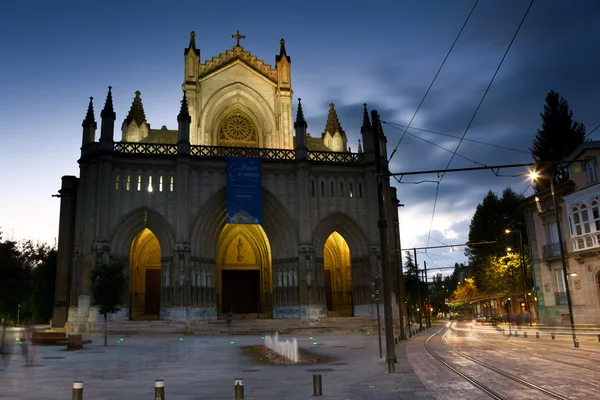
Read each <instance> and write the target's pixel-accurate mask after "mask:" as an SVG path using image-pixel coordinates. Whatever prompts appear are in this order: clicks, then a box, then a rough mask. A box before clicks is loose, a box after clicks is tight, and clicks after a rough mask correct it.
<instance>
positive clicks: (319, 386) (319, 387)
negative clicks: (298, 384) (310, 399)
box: [313, 374, 323, 396]
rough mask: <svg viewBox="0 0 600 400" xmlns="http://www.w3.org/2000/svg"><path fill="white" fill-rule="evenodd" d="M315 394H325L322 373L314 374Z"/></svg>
mask: <svg viewBox="0 0 600 400" xmlns="http://www.w3.org/2000/svg"><path fill="white" fill-rule="evenodd" d="M313 396H323V381H322V380H321V375H317V374H313Z"/></svg>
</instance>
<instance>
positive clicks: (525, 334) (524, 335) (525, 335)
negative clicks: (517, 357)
mask: <svg viewBox="0 0 600 400" xmlns="http://www.w3.org/2000/svg"><path fill="white" fill-rule="evenodd" d="M523 337H524V338H525V339H527V331H523Z"/></svg>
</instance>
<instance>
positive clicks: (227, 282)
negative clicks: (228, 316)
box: [217, 224, 272, 318]
mask: <svg viewBox="0 0 600 400" xmlns="http://www.w3.org/2000/svg"><path fill="white" fill-rule="evenodd" d="M271 276H272V275H271V247H270V245H269V240H268V238H267V235H266V234H265V231H264V230H263V228H262V226H260V225H251V224H244V225H242V224H240V225H234V224H226V225H225V227H224V228H223V230H222V231H221V234H220V235H219V241H218V244H217V298H218V313H219V314H225V313H229V312H232V313H234V314H239V315H247V316H249V317H253V318H256V317H257V316H258V315H261V318H265V317H268V318H270V317H271V311H272V298H271V293H272V278H271Z"/></svg>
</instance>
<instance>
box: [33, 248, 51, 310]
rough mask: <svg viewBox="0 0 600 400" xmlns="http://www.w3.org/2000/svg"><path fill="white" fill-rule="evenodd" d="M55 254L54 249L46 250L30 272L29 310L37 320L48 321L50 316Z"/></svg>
mask: <svg viewBox="0 0 600 400" xmlns="http://www.w3.org/2000/svg"><path fill="white" fill-rule="evenodd" d="M57 255H58V253H57V251H56V250H55V249H52V250H50V251H48V252H47V254H46V256H45V259H42V261H41V263H40V264H39V265H38V266H37V267H36V268H35V269H34V270H33V273H32V288H31V311H32V314H33V315H32V317H33V320H34V321H37V322H48V321H50V319H51V318H52V311H53V308H54V290H55V281H56V262H57Z"/></svg>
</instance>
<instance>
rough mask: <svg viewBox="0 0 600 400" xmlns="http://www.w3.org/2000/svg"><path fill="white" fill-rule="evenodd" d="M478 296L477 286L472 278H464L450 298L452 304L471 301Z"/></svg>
mask: <svg viewBox="0 0 600 400" xmlns="http://www.w3.org/2000/svg"><path fill="white" fill-rule="evenodd" d="M478 295H479V291H478V290H477V285H476V284H475V280H474V279H473V278H466V279H465V280H464V281H463V282H462V283H461V284H460V285H458V287H457V288H456V290H455V291H454V292H453V293H452V296H450V300H451V301H452V302H453V303H457V302H464V301H468V300H471V299H473V298H475V297H477V296H478Z"/></svg>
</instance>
